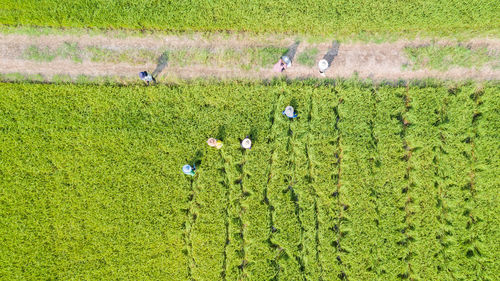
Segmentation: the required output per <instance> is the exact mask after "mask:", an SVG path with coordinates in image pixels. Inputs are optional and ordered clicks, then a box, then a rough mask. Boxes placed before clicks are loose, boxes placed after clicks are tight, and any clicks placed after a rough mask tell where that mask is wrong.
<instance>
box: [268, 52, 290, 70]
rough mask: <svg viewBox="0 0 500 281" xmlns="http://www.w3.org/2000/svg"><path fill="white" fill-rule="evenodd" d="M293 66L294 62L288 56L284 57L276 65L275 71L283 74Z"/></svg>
mask: <svg viewBox="0 0 500 281" xmlns="http://www.w3.org/2000/svg"><path fill="white" fill-rule="evenodd" d="M291 66H292V61H291V60H290V58H289V57H288V56H282V57H281V58H280V59H279V60H278V62H277V63H276V64H275V65H274V67H273V70H274V71H275V72H283V71H285V70H286V69H287V68H288V67H291Z"/></svg>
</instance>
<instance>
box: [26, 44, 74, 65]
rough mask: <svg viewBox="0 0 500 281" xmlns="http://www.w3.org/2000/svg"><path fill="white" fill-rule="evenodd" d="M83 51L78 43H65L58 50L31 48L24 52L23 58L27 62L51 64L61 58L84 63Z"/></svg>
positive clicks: (32, 46) (34, 46)
mask: <svg viewBox="0 0 500 281" xmlns="http://www.w3.org/2000/svg"><path fill="white" fill-rule="evenodd" d="M81 53H82V50H81V48H80V47H79V46H78V44H77V43H71V42H64V43H63V45H61V46H59V47H58V48H56V49H53V48H49V47H39V46H36V45H31V46H29V47H28V48H27V49H26V50H24V51H23V58H24V59H27V60H34V61H43V62H50V61H53V60H54V59H55V58H57V57H59V58H62V59H71V60H72V61H74V62H82V56H81Z"/></svg>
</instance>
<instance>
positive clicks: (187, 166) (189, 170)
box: [182, 164, 193, 174]
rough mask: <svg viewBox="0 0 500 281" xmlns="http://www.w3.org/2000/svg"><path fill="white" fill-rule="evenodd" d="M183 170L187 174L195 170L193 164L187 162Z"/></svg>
mask: <svg viewBox="0 0 500 281" xmlns="http://www.w3.org/2000/svg"><path fill="white" fill-rule="evenodd" d="M182 171H183V172H184V173H185V174H189V173H191V171H193V168H191V166H190V165H189V164H186V165H184V166H182Z"/></svg>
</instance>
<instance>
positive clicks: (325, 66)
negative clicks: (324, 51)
mask: <svg viewBox="0 0 500 281" xmlns="http://www.w3.org/2000/svg"><path fill="white" fill-rule="evenodd" d="M328 66H329V65H328V62H327V61H326V60H325V59H322V60H320V61H319V63H318V67H319V74H320V75H321V76H323V77H324V76H325V71H326V70H327V69H328Z"/></svg>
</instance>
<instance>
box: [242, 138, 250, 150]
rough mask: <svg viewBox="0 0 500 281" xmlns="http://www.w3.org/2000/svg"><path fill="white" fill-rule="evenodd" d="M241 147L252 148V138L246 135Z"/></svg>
mask: <svg viewBox="0 0 500 281" xmlns="http://www.w3.org/2000/svg"><path fill="white" fill-rule="evenodd" d="M241 147H242V148H244V149H251V148H252V141H251V140H250V138H248V137H246V138H245V139H243V140H242V141H241Z"/></svg>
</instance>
